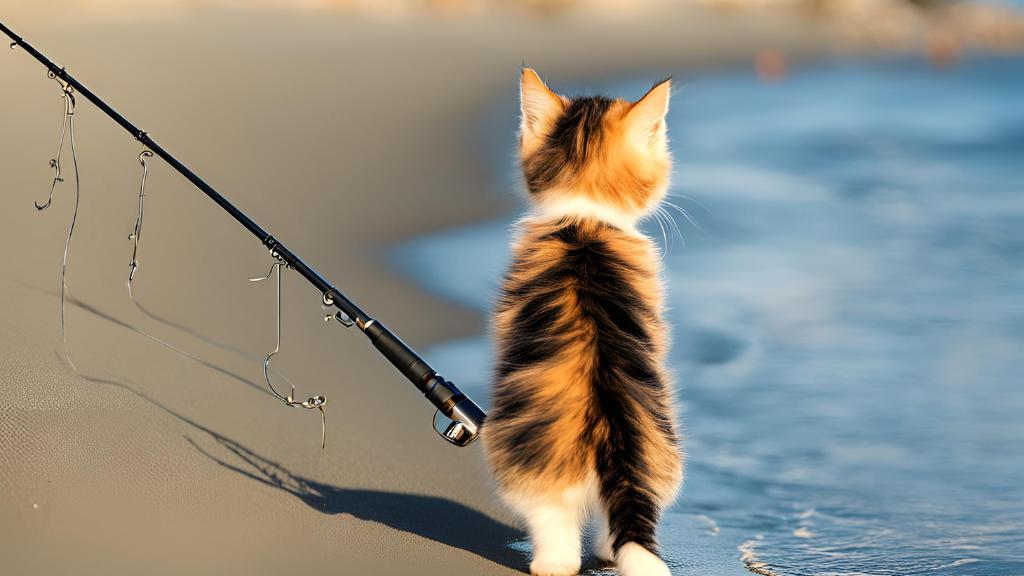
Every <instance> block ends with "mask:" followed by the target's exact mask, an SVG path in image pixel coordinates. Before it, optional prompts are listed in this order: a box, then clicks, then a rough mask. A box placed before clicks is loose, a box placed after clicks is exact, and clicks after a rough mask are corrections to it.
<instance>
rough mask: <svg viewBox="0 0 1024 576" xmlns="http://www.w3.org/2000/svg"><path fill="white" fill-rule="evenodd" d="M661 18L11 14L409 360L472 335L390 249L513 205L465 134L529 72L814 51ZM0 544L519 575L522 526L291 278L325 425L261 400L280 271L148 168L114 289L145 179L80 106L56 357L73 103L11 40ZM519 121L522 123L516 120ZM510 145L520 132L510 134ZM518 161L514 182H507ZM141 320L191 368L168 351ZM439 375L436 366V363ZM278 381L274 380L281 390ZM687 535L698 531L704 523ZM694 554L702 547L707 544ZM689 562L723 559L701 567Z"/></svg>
mask: <svg viewBox="0 0 1024 576" xmlns="http://www.w3.org/2000/svg"><path fill="white" fill-rule="evenodd" d="M680 10H681V12H680V14H679V17H678V19H675V20H672V21H669V20H666V19H660V20H656V21H650V20H648V21H643V20H629V19H625V20H618V21H616V20H614V19H611V20H610V19H587V18H568V19H563V20H557V19H556V20H550V21H548V20H543V21H538V20H532V19H531V18H533V17H532V16H529V15H511V16H509V15H504V16H482V17H479V20H478V21H476V22H474V23H473V24H472V25H467V24H466V22H465V21H452V20H448V19H445V18H443V17H437V18H426V19H417V20H415V21H407V20H386V19H385V20H379V19H362V18H356V17H350V16H348V15H345V14H333V13H327V14H325V13H320V12H313V13H306V12H291V11H287V12H286V11H274V10H270V9H268V10H260V11H246V10H242V9H216V8H214V9H208V10H207V9H194V10H184V11H179V12H173V13H171V14H170V15H169V16H168V15H166V14H165V15H161V16H159V17H156V16H154V14H153V13H147V12H146V11H145V10H143V9H141V8H139V9H138V12H129V13H126V14H125V15H124V16H123V17H118V18H104V17H100V16H97V15H95V14H91V13H84V14H78V13H74V12H62V11H61V10H54V11H52V12H47V11H43V10H41V9H33V8H29V7H24V8H23V9H22V10H20V11H19V10H14V12H13V13H11V14H4V15H3V18H4V20H3V21H4V23H5V24H7V25H8V26H10V27H11V28H13V29H14V30H15V31H16V32H18V33H19V34H21V35H22V36H23V37H25V38H26V39H27V40H29V41H31V42H33V43H34V44H35V45H36V46H37V47H38V48H39V49H40V50H42V51H43V52H44V53H45V54H47V55H48V56H50V57H51V58H52V59H53V60H55V61H56V62H59V63H60V64H61V65H63V66H67V68H68V70H69V71H71V72H72V73H73V74H75V75H76V77H78V78H79V79H80V80H82V81H83V82H84V83H85V84H86V85H87V86H89V87H90V88H91V89H92V90H93V91H94V92H96V93H97V94H99V95H100V96H101V97H104V98H106V99H107V100H108V101H109V102H110V103H111V104H112V105H113V106H114V107H115V108H116V109H117V110H118V111H120V112H121V113H122V114H124V115H125V116H126V117H127V118H129V119H131V120H132V121H133V122H135V123H136V124H137V125H139V126H141V127H143V128H144V129H145V130H147V131H149V133H150V135H151V136H153V138H154V139H155V140H156V141H158V142H160V143H161V145H163V146H164V147H165V148H167V149H168V150H169V151H171V152H172V153H173V154H176V155H177V156H178V157H179V158H180V159H181V160H182V161H184V162H185V163H186V164H187V165H188V166H190V167H191V168H192V169H193V170H195V171H196V172H197V173H198V174H200V175H201V176H202V177H203V178H204V179H206V180H207V181H208V182H209V183H211V184H212V185H213V186H214V187H215V188H217V189H218V190H219V191H221V192H222V193H224V194H225V195H226V196H227V197H228V198H229V199H230V200H232V201H233V202H235V203H236V204H237V205H238V206H239V207H240V208H242V209H243V210H245V211H247V212H248V213H249V214H250V215H251V216H252V217H253V218H254V219H255V220H256V221H257V222H259V223H260V224H261V225H262V226H264V227H265V228H267V229H269V230H271V231H272V233H273V234H274V235H275V236H277V237H278V238H279V239H281V240H282V241H284V242H286V243H287V244H288V246H289V247H290V248H291V249H292V250H294V251H295V252H296V253H298V254H299V255H300V256H301V257H302V258H304V259H305V260H306V261H307V262H308V263H310V264H311V265H313V266H314V267H316V268H317V269H318V270H319V271H320V272H321V273H323V274H324V275H325V276H326V277H328V278H330V279H331V280H332V281H333V282H335V283H336V285H338V286H339V287H340V288H341V289H342V290H344V291H345V292H346V293H347V294H348V295H349V296H350V297H351V298H353V299H354V300H355V301H356V302H357V303H358V304H359V305H360V306H361V307H363V308H364V309H366V310H367V311H369V312H370V313H371V314H372V315H374V316H375V317H377V318H378V319H380V320H381V321H383V322H385V323H386V324H387V325H388V326H389V327H391V328H392V329H393V330H395V331H396V332H397V333H398V334H399V335H400V336H401V337H402V338H403V339H405V340H406V341H407V342H408V343H409V344H410V345H412V346H413V347H414V348H417V349H422V348H426V347H427V346H428V345H429V344H430V343H431V342H435V341H440V340H446V339H451V338H457V337H460V336H465V335H469V334H473V333H476V332H478V331H479V330H480V329H481V327H482V326H483V321H484V319H483V318H482V317H481V316H480V314H479V313H478V312H476V311H473V310H470V309H468V308H463V307H460V306H457V305H455V304H452V303H449V302H445V301H440V300H438V299H435V298H432V297H429V296H428V295H426V294H424V293H423V292H422V291H420V290H419V289H417V288H416V287H415V286H413V285H411V284H410V282H409V281H408V280H407V279H406V278H403V277H401V276H400V275H399V274H398V273H396V272H395V271H394V270H392V269H390V268H389V266H388V265H387V264H386V262H385V261H384V260H383V259H382V258H381V257H380V255H381V253H382V251H383V250H386V249H387V248H388V247H389V246H392V245H394V244H396V243H398V242H400V241H402V240H405V239H408V238H411V237H415V236H417V235H420V234H423V233H426V232H429V231H433V230H437V229H440V228H443V227H447V226H451V225H456V224H463V223H467V222H471V221H475V220H478V219H481V218H489V217H493V216H496V215H499V214H504V213H508V212H510V211H514V210H516V209H517V208H516V207H517V206H518V199H517V193H518V192H517V191H516V190H508V189H505V179H504V176H505V174H498V175H497V176H496V175H495V174H494V173H493V170H492V166H490V165H489V164H488V163H487V162H485V161H484V159H483V158H482V156H483V155H484V154H483V153H482V152H481V151H480V150H479V149H478V147H477V145H476V143H477V140H478V139H479V137H480V134H481V131H483V130H487V129H488V125H487V122H486V119H485V116H486V115H485V114H484V112H485V111H487V112H489V111H490V110H491V109H492V108H491V107H492V106H493V104H494V102H498V101H507V102H509V103H510V104H513V107H512V108H510V109H509V110H508V111H507V114H508V115H509V117H510V118H513V119H514V117H515V114H516V113H517V111H516V110H515V109H514V93H515V90H516V81H517V75H518V70H519V67H520V65H521V64H522V63H523V62H524V61H525V62H527V63H529V64H531V65H533V66H536V67H537V68H539V69H541V70H542V71H543V72H544V74H545V77H547V78H550V79H551V80H552V81H553V82H555V83H556V85H557V83H561V82H565V83H566V84H568V83H570V82H571V83H576V84H579V83H584V82H587V81H588V80H599V79H604V78H608V77H613V76H616V75H621V74H633V75H641V74H643V75H647V74H649V75H650V76H651V79H652V81H653V80H654V79H657V78H660V77H663V76H667V75H670V74H678V73H680V72H683V71H686V70H691V69H695V68H700V67H707V66H712V65H722V64H738V65H742V66H747V65H749V62H750V58H751V54H752V52H753V51H754V50H755V49H756V48H757V47H759V46H761V45H764V44H770V45H772V46H775V47H777V48H778V49H780V50H787V51H791V52H792V53H793V54H794V55H808V54H813V53H815V51H816V50H818V51H820V50H822V49H823V46H824V42H823V40H822V38H821V37H820V36H819V35H817V34H815V32H814V31H813V30H810V29H807V28H804V27H801V26H798V25H797V23H795V22H792V21H790V20H788V19H787V18H786V17H780V18H773V17H767V18H766V17H763V16H762V17H755V16H736V17H735V18H729V19H725V20H722V19H719V18H712V17H710V16H708V15H707V14H706V13H704V12H702V11H701V10H698V9H691V8H681V9H680ZM0 85H2V86H3V88H4V89H3V95H2V96H0V98H2V100H0V102H2V110H3V114H0V133H2V134H3V136H4V138H3V140H2V143H0V147H2V151H0V158H2V164H0V171H2V173H3V175H4V178H3V185H2V187H3V193H2V194H0V203H2V205H0V230H2V241H3V243H4V245H5V246H6V247H7V250H6V254H7V266H5V267H4V270H3V273H2V280H0V300H2V302H3V305H2V306H0V317H2V323H3V326H4V328H5V329H4V330H3V331H2V333H0V338H3V342H2V344H0V349H2V350H3V353H2V354H0V364H2V367H0V374H3V377H2V378H0V397H2V401H0V510H2V513H0V518H2V520H0V542H2V544H0V556H2V557H3V558H4V561H3V562H4V566H5V568H4V572H5V573H8V574H60V573H69V572H74V573H77V574H116V573H148V574H165V573H166V574H181V573H191V574H261V573H264V574H271V573H282V572H294V573H304V574H319V573H333V574H338V573H341V574H410V573H415V574H440V573H446V574H512V573H520V572H522V571H524V570H525V569H526V566H527V564H528V561H527V560H526V557H525V556H524V554H523V553H522V552H520V551H517V550H516V549H515V548H514V547H512V548H510V547H508V546H506V544H507V543H508V542H510V541H514V540H517V539H519V538H521V537H522V535H521V533H520V532H519V530H518V529H517V528H515V526H514V524H513V520H512V518H511V517H509V516H508V515H507V514H506V513H505V512H504V511H503V508H502V507H501V506H500V505H499V504H498V503H497V502H496V501H495V499H494V497H493V496H492V493H491V490H490V487H489V484H488V482H489V480H488V474H487V472H486V467H485V465H484V463H483V458H482V454H481V451H480V448H479V446H477V445H474V446H473V447H470V448H467V449H457V448H454V447H451V446H449V445H448V444H446V443H445V442H443V441H441V440H440V439H438V438H437V437H436V436H435V435H434V433H433V432H431V431H430V430H429V426H430V418H431V414H432V410H431V409H430V408H429V404H428V403H427V402H425V401H424V400H423V399H422V398H420V397H419V395H418V393H417V392H416V391H415V390H414V389H413V388H412V387H411V386H410V385H409V384H408V383H407V382H406V381H404V380H403V379H402V378H401V376H400V375H399V374H398V373H397V372H395V371H394V369H393V368H392V367H390V366H389V365H387V364H386V363H385V362H384V361H383V360H382V359H381V358H380V357H379V356H378V355H377V353H376V352H375V351H374V350H373V349H372V347H370V346H369V345H368V343H367V342H366V341H365V339H364V338H363V337H362V336H361V335H359V334H357V333H356V331H355V330H345V329H343V328H342V327H340V326H339V325H337V324H335V323H331V324H326V323H324V322H323V321H322V317H323V314H324V311H323V310H322V309H321V307H320V295H319V294H317V293H316V292H315V291H314V290H312V289H310V288H309V287H308V286H307V285H305V283H304V282H302V281H301V280H300V278H299V277H298V275H296V274H293V273H288V272H286V274H285V277H284V288H283V301H284V317H283V324H284V334H283V342H282V350H281V353H280V354H278V355H277V356H276V357H275V359H274V365H273V366H274V370H275V371H278V372H280V373H281V374H283V375H286V376H287V378H288V379H289V380H290V381H291V382H293V383H294V384H295V387H296V389H295V393H296V396H298V397H301V398H305V397H307V396H311V395H315V394H323V395H325V396H326V397H327V398H328V406H327V412H326V421H327V447H326V449H325V450H323V451H321V450H320V445H319V444H320V419H319V415H318V414H317V413H316V412H313V411H305V410H301V409H291V408H288V407H286V406H284V405H282V404H281V403H280V402H278V401H277V400H276V399H274V398H273V397H272V396H270V395H269V394H268V393H266V391H265V383H264V382H263V376H262V373H261V363H262V357H263V355H264V354H266V353H267V352H269V351H270V350H271V349H272V348H273V346H274V343H275V342H274V321H275V317H274V288H273V286H272V285H271V284H270V283H264V284H262V285H261V284H257V285H253V284H250V283H249V282H247V281H246V279H247V278H249V277H253V276H261V275H263V274H264V273H266V270H267V268H269V266H270V264H271V262H272V261H271V259H270V257H269V255H268V254H267V253H266V251H265V250H264V249H263V247H262V246H261V245H260V244H259V242H258V241H256V240H255V239H254V238H252V237H250V236H248V234H247V233H246V232H245V231H244V230H243V229H242V228H240V227H239V226H237V225H236V223H234V222H233V221H232V220H231V219H230V218H229V217H228V216H227V215H226V214H224V213H222V212H221V211H220V210H218V209H216V207H215V206H214V205H213V204H212V203H210V201H209V200H208V199H206V198H205V197H203V196H202V195H201V194H200V193H199V192H198V191H197V190H195V189H194V188H192V187H191V186H189V185H188V184H187V183H186V182H185V181H184V180H183V179H181V178H180V177H178V176H177V175H176V174H174V173H172V171H171V170H170V169H169V168H168V167H167V166H165V165H162V164H161V163H160V162H156V161H151V163H150V165H151V168H150V170H149V176H148V180H147V184H146V197H147V200H146V216H145V233H144V235H143V237H142V241H141V247H140V257H139V262H140V267H139V269H138V273H137V276H136V279H135V281H134V290H135V294H136V296H137V297H138V301H139V302H140V303H141V304H142V306H143V307H144V308H145V311H143V310H140V309H138V308H135V307H134V306H133V304H132V303H131V301H130V300H129V299H128V295H127V291H126V289H125V287H126V285H125V282H126V278H127V275H128V271H129V268H128V263H129V260H130V256H131V242H130V241H129V240H128V239H127V238H128V234H129V233H130V232H131V230H132V226H133V223H134V221H135V215H136V209H137V205H136V203H137V194H138V187H139V180H140V178H141V167H140V165H139V163H138V155H139V152H140V147H139V145H138V143H136V142H134V141H133V140H132V138H131V137H129V136H128V135H126V134H125V133H123V132H122V131H121V130H120V129H119V128H118V127H116V126H115V125H114V124H113V123H112V122H110V121H109V120H108V119H107V118H106V117H104V116H102V115H101V114H100V113H99V112H98V111H97V110H96V109H95V108H93V107H92V106H91V105H90V104H89V103H87V102H85V101H83V100H82V99H79V102H78V104H77V108H76V115H75V129H76V134H75V136H76V146H77V153H78V164H79V167H80V174H81V195H82V201H81V209H80V213H79V216H78V223H77V229H76V232H75V237H74V241H73V243H72V245H71V251H70V260H69V270H68V289H69V294H70V295H71V296H72V298H71V299H70V301H69V303H68V306H67V311H66V314H67V336H68V341H69V348H70V352H71V356H72V359H73V361H74V363H75V365H76V366H77V368H78V370H79V371H80V372H81V374H82V375H83V376H79V375H77V374H76V373H75V372H74V371H73V370H72V369H71V368H70V367H69V366H68V364H67V363H66V362H65V360H64V358H63V355H64V352H63V346H62V342H61V336H60V331H59V325H58V321H59V298H58V295H59V288H60V284H59V273H60V261H61V253H62V250H63V243H64V235H65V233H66V226H67V223H68V220H69V218H70V215H71V210H72V208H73V197H74V181H73V178H72V177H71V176H72V173H71V171H70V166H71V162H70V156H69V155H67V152H68V151H67V150H65V157H64V177H65V181H64V182H63V183H60V184H58V187H57V190H56V194H55V199H54V202H53V205H52V206H51V207H50V208H49V209H48V210H46V211H44V212H37V211H36V210H35V209H34V208H33V207H32V202H33V201H42V200H43V199H44V198H45V196H46V193H47V191H48V189H49V184H50V181H51V179H52V176H53V172H52V169H50V168H48V167H47V161H48V160H49V159H50V158H51V157H52V156H53V154H54V152H55V150H56V144H57V137H58V136H59V130H60V121H61V113H62V109H63V104H62V102H61V98H60V91H59V87H58V86H57V84H55V83H54V82H53V81H52V80H48V79H47V78H46V76H45V73H44V70H43V69H42V68H41V67H40V66H39V65H38V64H37V63H35V62H34V61H32V60H31V59H30V58H29V57H27V55H25V54H24V53H22V52H20V51H4V53H3V60H2V65H0ZM513 122H514V120H513ZM498 138H500V139H503V140H504V141H507V142H508V146H509V150H510V151H511V150H512V146H513V145H514V138H515V136H514V134H513V133H508V134H503V135H498ZM513 169H514V164H513V161H512V157H511V154H510V155H509V160H508V162H507V165H506V166H503V167H502V170H506V171H512V170H513ZM143 333H146V334H149V335H151V336H154V337H157V338H160V339H162V340H163V341H165V342H167V343H169V344H171V345H173V346H174V347H176V348H179V349H181V350H185V351H187V352H188V353H189V354H191V355H193V356H194V357H186V356H182V355H181V354H179V353H178V352H175V351H174V350H172V349H170V348H169V347H167V346H165V345H163V344H160V343H158V342H156V341H154V340H153V339H151V338H149V337H147V336H145V335H144V334H143ZM437 368H438V369H439V370H440V371H441V372H442V373H443V372H444V370H445V367H444V366H437ZM283 386H284V389H287V385H286V384H284V385H283ZM697 531H698V530H697V528H694V532H695V533H696V532H697ZM695 549H697V550H699V549H700V548H699V544H696V543H695ZM693 563H694V564H693V565H694V566H695V567H703V573H707V574H711V573H738V572H739V571H740V570H741V564H740V563H739V562H738V561H736V559H734V558H719V557H717V556H716V555H714V554H710V553H708V554H705V555H703V556H702V555H700V554H699V553H698V554H695V557H694V558H693Z"/></svg>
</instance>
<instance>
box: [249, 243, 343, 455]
mask: <svg viewBox="0 0 1024 576" xmlns="http://www.w3.org/2000/svg"><path fill="white" fill-rule="evenodd" d="M270 255H271V256H273V257H274V258H275V259H276V260H277V261H276V262H274V263H273V264H271V266H270V270H269V271H268V272H267V273H266V275H265V276H259V277H256V278H249V282H262V281H264V280H267V279H269V278H270V277H271V275H273V274H274V273H275V272H276V273H277V344H276V346H274V350H273V351H271V352H270V354H267V356H266V357H265V358H264V359H263V378H264V380H266V381H267V386H269V387H270V391H271V392H273V394H274V396H277V398H278V400H281V401H282V402H284V403H285V404H286V405H288V406H292V407H299V408H306V409H307V410H319V411H320V449H321V450H323V449H324V448H326V447H327V415H326V413H325V412H324V406H326V405H327V397H326V396H311V397H309V398H308V399H307V400H305V401H302V402H300V401H297V400H296V399H295V386H292V387H291V392H290V393H289V394H288V395H287V396H285V395H283V394H281V393H280V392H278V391H277V389H276V388H274V383H273V382H272V381H271V380H270V361H271V359H273V357H274V356H275V355H277V353H278V352H280V351H281V271H282V270H284V268H286V267H287V264H286V263H285V262H284V260H283V259H282V258H281V256H280V254H278V253H277V251H276V250H274V251H271V252H270Z"/></svg>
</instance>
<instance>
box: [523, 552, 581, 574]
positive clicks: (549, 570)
mask: <svg viewBox="0 0 1024 576" xmlns="http://www.w3.org/2000/svg"><path fill="white" fill-rule="evenodd" d="M579 573H580V559H579V557H576V558H568V557H563V558H554V557H545V556H540V557H537V558H534V560H533V562H530V574H533V576H576V574H579Z"/></svg>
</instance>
